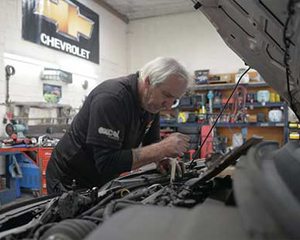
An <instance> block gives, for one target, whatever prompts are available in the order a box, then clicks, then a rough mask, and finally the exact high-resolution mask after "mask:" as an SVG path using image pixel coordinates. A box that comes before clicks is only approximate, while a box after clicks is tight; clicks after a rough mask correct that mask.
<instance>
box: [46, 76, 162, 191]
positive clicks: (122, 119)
mask: <svg viewBox="0 0 300 240" xmlns="http://www.w3.org/2000/svg"><path fill="white" fill-rule="evenodd" d="M158 141H159V114H151V113H149V112H146V111H144V110H143V109H142V108H141V106H140V101H139V96H138V73H137V74H132V75H129V76H127V77H123V78H118V79H112V80H108V81H105V82H103V83H101V84H100V85H98V86H97V87H96V88H95V89H94V90H93V91H92V92H91V93H90V94H89V96H88V97H87V99H86V100H85V102H84V104H83V106H82V108H81V110H80V111H79V113H78V114H77V115H76V116H75V118H74V120H73V122H72V124H71V126H70V130H69V131H68V132H67V133H66V134H65V135H64V136H63V138H62V139H61V140H60V142H59V143H58V145H57V146H56V148H55V152H56V154H53V155H52V158H51V160H50V161H53V162H52V163H51V166H52V168H56V175H57V177H58V178H59V180H60V181H61V182H62V183H63V184H67V185H69V184H71V181H72V179H75V180H76V182H77V184H78V185H79V186H84V187H93V186H101V185H103V184H104V183H106V182H107V181H109V180H110V179H112V178H114V177H116V176H118V175H119V174H120V173H122V172H126V171H129V170H131V167H132V152H131V149H133V148H137V147H139V146H140V145H141V144H142V145H143V146H145V145H148V144H151V143H155V142H158ZM95 149H96V150H95ZM95 152H96V153H97V157H95ZM99 153H100V155H101V156H100V157H99ZM54 156H55V157H54ZM47 171H48V170H47ZM47 181H48V178H47ZM47 184H48V182H47Z"/></svg>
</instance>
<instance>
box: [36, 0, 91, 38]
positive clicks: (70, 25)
mask: <svg viewBox="0 0 300 240" xmlns="http://www.w3.org/2000/svg"><path fill="white" fill-rule="evenodd" d="M34 13H35V14H39V15H42V16H44V17H45V18H46V20H47V21H50V22H52V23H54V24H55V25H56V31H57V32H58V33H60V34H62V35H65V36H67V37H71V38H72V39H75V40H77V41H79V36H80V35H81V36H83V37H84V38H86V39H90V38H91V35H92V31H93V25H94V22H93V21H91V20H90V19H88V18H87V17H84V16H82V15H81V14H80V11H79V7H78V6H76V5H75V4H74V3H72V2H70V1H68V0H36V7H35V12H34Z"/></svg>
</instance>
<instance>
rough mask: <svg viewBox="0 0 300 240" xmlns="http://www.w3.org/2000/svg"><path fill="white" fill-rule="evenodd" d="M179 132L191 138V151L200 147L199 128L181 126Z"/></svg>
mask: <svg viewBox="0 0 300 240" xmlns="http://www.w3.org/2000/svg"><path fill="white" fill-rule="evenodd" d="M177 132H180V133H182V134H185V135H188V136H189V137H190V147H189V150H196V149H198V147H199V145H200V143H201V142H200V127H199V126H180V127H178V129H177Z"/></svg>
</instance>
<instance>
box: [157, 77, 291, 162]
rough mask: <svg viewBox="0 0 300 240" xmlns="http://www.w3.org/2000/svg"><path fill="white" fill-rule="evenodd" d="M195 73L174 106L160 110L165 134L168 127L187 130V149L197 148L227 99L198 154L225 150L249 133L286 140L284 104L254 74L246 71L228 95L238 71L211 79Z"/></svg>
mask: <svg viewBox="0 0 300 240" xmlns="http://www.w3.org/2000/svg"><path fill="white" fill-rule="evenodd" d="M197 74H198V73H197ZM197 74H196V73H195V76H196V79H195V84H194V86H192V87H190V88H189V91H187V94H186V95H185V96H183V97H182V98H181V99H180V101H179V104H178V106H177V108H175V109H174V110H173V112H172V113H162V114H161V121H160V127H161V130H162V135H163V136H167V134H168V130H169V131H173V132H174V131H178V132H182V133H184V134H188V135H190V136H191V138H192V139H193V140H192V141H191V146H190V149H194V150H195V149H197V148H198V147H199V146H200V145H201V143H202V141H203V140H204V139H205V138H206V136H207V134H208V131H209V129H210V128H211V126H212V124H213V123H214V122H215V121H216V120H217V117H218V115H219V113H220V111H221V109H223V108H224V106H225V104H226V103H228V105H227V106H226V108H225V109H224V111H223V113H222V115H221V116H220V118H219V119H218V122H217V123H216V125H215V126H216V128H215V129H214V130H213V131H212V132H211V133H210V136H209V137H208V140H207V143H206V144H205V146H203V148H202V152H201V157H205V156H207V154H209V153H210V152H225V151H226V149H227V148H229V147H232V146H233V147H234V146H236V145H238V144H241V143H242V142H243V141H246V139H249V138H250V137H251V136H253V135H259V136H262V137H263V138H264V139H266V140H274V141H277V142H279V144H283V143H285V142H287V141H288V136H289V130H288V105H287V103H286V102H284V101H283V99H281V98H280V96H279V94H278V93H277V92H276V91H275V90H274V89H272V88H271V87H270V86H269V85H268V84H267V83H266V82H264V81H262V80H261V78H260V77H257V74H254V73H249V75H248V76H247V78H246V79H242V81H241V84H239V86H238V87H237V89H236V91H235V92H234V94H233V95H232V97H231V98H230V96H231V93H232V90H233V89H234V87H235V86H236V82H237V79H238V78H239V76H241V73H238V74H222V75H221V76H220V78H219V77H217V76H214V77H213V80H210V79H207V76H206V80H205V81H202V80H203V79H204V78H203V74H202V72H201V73H200V75H199V76H198V78H197ZM200 80H201V81H200ZM224 82H225V83H224Z"/></svg>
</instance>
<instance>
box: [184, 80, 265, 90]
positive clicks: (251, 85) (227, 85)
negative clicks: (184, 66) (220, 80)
mask: <svg viewBox="0 0 300 240" xmlns="http://www.w3.org/2000/svg"><path fill="white" fill-rule="evenodd" d="M235 85H236V84H235V83H224V84H203V85H198V86H192V87H190V88H189V90H192V91H205V90H225V89H233V88H234V87H235ZM239 85H240V86H244V87H246V88H257V87H269V85H268V84H267V83H266V82H256V83H240V84H239Z"/></svg>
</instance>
